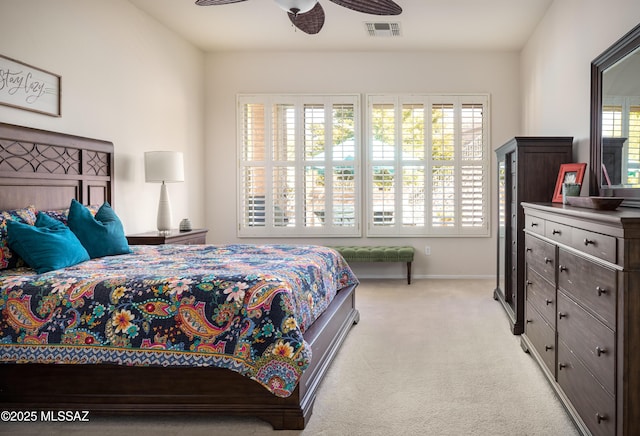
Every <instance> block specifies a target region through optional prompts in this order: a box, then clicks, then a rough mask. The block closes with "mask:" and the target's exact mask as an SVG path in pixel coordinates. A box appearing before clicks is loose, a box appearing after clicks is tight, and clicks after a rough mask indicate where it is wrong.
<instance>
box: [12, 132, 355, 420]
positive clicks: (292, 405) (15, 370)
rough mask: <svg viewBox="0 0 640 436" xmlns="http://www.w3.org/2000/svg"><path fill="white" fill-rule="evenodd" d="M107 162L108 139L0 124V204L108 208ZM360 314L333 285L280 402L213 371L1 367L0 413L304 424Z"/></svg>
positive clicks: (348, 293) (350, 290) (348, 294)
mask: <svg viewBox="0 0 640 436" xmlns="http://www.w3.org/2000/svg"><path fill="white" fill-rule="evenodd" d="M113 162H114V159H113V144H112V143H110V142H107V141H100V140H95V139H89V138H82V137H78V136H72V135H67V134H62V133H55V132H49V131H45V130H38V129H32V128H27V127H21V126H15V125H11V124H4V123H0V210H8V209H16V208H23V207H26V206H28V205H31V204H33V205H34V206H36V208H37V209H39V210H51V209H64V208H67V207H68V206H69V203H70V201H71V198H75V199H77V200H78V201H80V202H81V203H83V204H101V203H102V202H103V201H105V200H106V201H109V202H110V203H111V204H113V192H114V190H113V174H114V172H113ZM358 319H359V313H358V311H357V309H356V308H355V286H350V287H347V288H344V289H341V290H340V291H339V292H338V294H337V296H336V298H335V299H334V301H333V302H332V303H331V304H330V306H329V308H328V309H327V310H326V311H325V312H324V313H323V314H322V315H321V316H320V317H319V318H318V319H317V320H316V321H315V322H314V323H313V324H312V325H311V326H310V327H309V328H308V329H307V331H306V332H305V334H304V337H305V340H306V341H307V343H308V344H310V346H311V347H312V352H313V358H312V362H311V364H310V366H309V368H308V369H307V370H306V371H305V373H304V374H303V376H302V379H301V381H300V383H299V384H298V386H297V387H296V389H295V391H294V392H293V394H292V395H291V396H289V397H287V398H280V397H276V396H275V395H273V394H271V393H270V392H269V391H267V390H266V389H265V388H263V387H262V386H261V385H259V384H258V383H257V382H255V381H253V380H251V379H249V378H247V377H244V376H242V375H240V374H238V373H236V372H234V371H231V370H228V369H222V368H214V367H200V368H175V367H174V368H162V367H129V366H118V365H89V364H78V365H51V364H34V363H21V364H13V363H6V364H5V363H0V409H4V410H7V409H11V410H83V411H84V410H88V411H90V412H91V413H92V414H150V413H151V414H152V413H162V414H166V413H176V414H190V413H206V414H222V415H233V416H237V415H249V416H256V417H259V418H261V419H264V420H266V421H268V422H269V423H271V425H272V426H273V427H274V428H275V429H304V427H305V425H306V423H307V422H308V419H309V417H310V416H311V413H312V410H313V403H314V400H315V396H316V392H317V390H318V388H319V386H320V383H321V382H322V379H323V377H324V376H325V374H326V372H327V370H328V368H329V365H330V364H331V362H332V360H333V358H334V356H335V355H336V353H337V352H338V350H339V348H340V346H341V345H342V343H343V341H344V339H345V338H346V336H347V334H348V333H349V331H350V329H351V327H352V325H353V324H355V323H357V322H358Z"/></svg>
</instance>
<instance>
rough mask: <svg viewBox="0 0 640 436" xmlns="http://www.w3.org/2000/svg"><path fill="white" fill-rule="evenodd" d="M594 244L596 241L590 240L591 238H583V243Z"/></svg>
mask: <svg viewBox="0 0 640 436" xmlns="http://www.w3.org/2000/svg"><path fill="white" fill-rule="evenodd" d="M591 244H593V245H595V244H596V241H592V240H591V239H587V238H584V245H591Z"/></svg>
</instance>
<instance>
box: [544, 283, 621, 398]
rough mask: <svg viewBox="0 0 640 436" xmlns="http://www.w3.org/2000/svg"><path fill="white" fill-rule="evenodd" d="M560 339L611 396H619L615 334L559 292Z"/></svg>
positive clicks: (558, 328) (558, 329)
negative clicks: (615, 393)
mask: <svg viewBox="0 0 640 436" xmlns="http://www.w3.org/2000/svg"><path fill="white" fill-rule="evenodd" d="M556 329H557V331H558V338H559V339H561V340H562V341H563V342H564V343H565V344H566V345H567V347H569V349H570V350H571V351H573V354H575V355H576V356H577V357H578V358H579V359H580V360H581V361H582V362H583V363H584V365H585V366H586V367H587V368H588V369H589V371H591V373H592V374H593V375H594V376H595V378H596V379H598V381H599V382H600V384H602V386H604V388H605V389H606V390H607V391H608V392H609V393H611V394H613V392H615V334H614V333H613V331H612V330H611V329H609V328H608V327H607V326H605V325H604V324H602V323H601V322H600V321H598V320H597V319H596V318H594V317H593V316H592V315H590V314H589V313H587V312H586V311H585V310H584V309H583V308H581V307H580V306H579V305H578V304H577V303H576V302H574V301H573V300H571V299H570V298H569V297H567V296H566V295H565V294H564V293H562V292H558V321H557V323H556Z"/></svg>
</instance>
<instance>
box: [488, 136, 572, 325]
mask: <svg viewBox="0 0 640 436" xmlns="http://www.w3.org/2000/svg"><path fill="white" fill-rule="evenodd" d="M572 144H573V138H572V137H564V136H563V137H549V136H527V137H524V136H518V137H515V138H512V139H511V140H509V141H507V142H506V143H505V144H504V145H502V146H501V147H499V148H498V149H496V158H497V163H498V165H497V168H498V174H497V178H498V211H497V212H498V214H497V216H498V238H497V240H498V250H497V262H496V264H497V269H498V270H497V274H496V277H497V283H496V287H495V289H494V291H493V296H494V298H495V299H496V300H498V301H499V302H500V303H501V304H502V306H503V307H504V309H505V311H506V313H507V317H508V321H509V326H510V328H511V331H512V332H513V333H514V334H520V333H522V332H523V330H524V298H523V297H524V286H523V283H524V279H523V278H524V233H523V232H522V229H523V228H524V213H523V211H522V208H521V207H520V206H519V205H520V203H521V202H523V201H529V202H547V201H551V199H552V198H553V191H554V190H555V184H556V180H557V178H558V172H559V170H560V165H561V164H563V163H569V162H571V160H572Z"/></svg>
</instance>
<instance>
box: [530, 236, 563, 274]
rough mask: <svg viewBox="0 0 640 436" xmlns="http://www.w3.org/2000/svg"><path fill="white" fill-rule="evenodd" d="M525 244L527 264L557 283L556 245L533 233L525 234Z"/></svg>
mask: <svg viewBox="0 0 640 436" xmlns="http://www.w3.org/2000/svg"><path fill="white" fill-rule="evenodd" d="M524 245H525V249H524V251H525V259H526V262H527V265H529V266H530V267H531V268H532V269H534V270H535V271H536V272H537V273H538V274H540V275H541V276H542V277H544V278H545V279H546V280H547V281H549V282H550V283H555V281H556V262H555V258H556V247H555V246H554V245H552V244H549V243H548V242H545V241H543V240H541V239H538V238H536V237H535V236H531V235H526V236H525V240H524Z"/></svg>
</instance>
